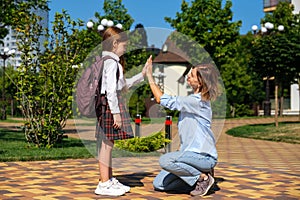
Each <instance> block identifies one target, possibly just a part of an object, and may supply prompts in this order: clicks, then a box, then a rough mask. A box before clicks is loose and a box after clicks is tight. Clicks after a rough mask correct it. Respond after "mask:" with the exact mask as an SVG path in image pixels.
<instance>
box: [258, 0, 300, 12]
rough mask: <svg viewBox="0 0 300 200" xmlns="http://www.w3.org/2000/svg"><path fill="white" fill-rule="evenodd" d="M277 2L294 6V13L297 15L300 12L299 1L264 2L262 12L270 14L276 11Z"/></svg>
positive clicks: (268, 0)
mask: <svg viewBox="0 0 300 200" xmlns="http://www.w3.org/2000/svg"><path fill="white" fill-rule="evenodd" d="M279 2H288V3H291V4H293V5H294V7H295V10H294V13H299V11H300V1H299V0H264V12H272V11H274V10H275V9H276V6H277V4H278V3H279Z"/></svg>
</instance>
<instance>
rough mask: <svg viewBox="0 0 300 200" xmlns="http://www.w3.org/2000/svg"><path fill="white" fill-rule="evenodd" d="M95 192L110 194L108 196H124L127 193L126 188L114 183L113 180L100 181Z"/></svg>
mask: <svg viewBox="0 0 300 200" xmlns="http://www.w3.org/2000/svg"><path fill="white" fill-rule="evenodd" d="M95 194H98V195H108V196H122V195H124V194H125V190H124V189H123V188H121V187H120V186H118V185H116V184H114V183H113V182H112V181H111V180H108V181H106V182H104V183H102V182H99V183H98V185H97V188H96V190H95Z"/></svg>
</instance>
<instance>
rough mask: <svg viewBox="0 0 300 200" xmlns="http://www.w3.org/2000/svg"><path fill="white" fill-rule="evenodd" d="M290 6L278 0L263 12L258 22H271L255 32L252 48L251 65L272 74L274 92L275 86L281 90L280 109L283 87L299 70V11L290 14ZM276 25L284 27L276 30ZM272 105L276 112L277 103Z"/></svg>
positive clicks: (288, 84)
mask: <svg viewBox="0 0 300 200" xmlns="http://www.w3.org/2000/svg"><path fill="white" fill-rule="evenodd" d="M293 9H294V8H293V6H290V4H289V3H286V2H281V3H279V4H278V5H277V8H276V10H275V11H274V12H273V13H271V14H267V15H266V16H265V18H263V19H262V20H261V22H262V24H265V23H266V22H269V23H271V26H270V25H269V26H268V32H267V33H262V34H258V35H257V37H256V38H255V40H254V42H253V48H252V62H251V66H252V67H253V69H254V70H255V71H256V72H257V74H259V75H261V77H264V76H266V77H275V89H276V91H275V93H276V94H277V88H278V87H280V88H279V89H280V90H281V92H280V93H281V94H280V95H281V98H280V99H281V106H280V107H281V109H283V106H282V105H283V95H284V92H283V91H284V88H285V87H287V86H290V84H291V83H295V82H296V81H297V79H299V71H300V69H299V60H300V59H299V58H300V57H299V56H300V53H299V52H300V22H299V14H293ZM273 26H275V27H273ZM280 26H283V27H284V30H281V31H278V30H276V29H277V27H280ZM275 101H277V96H276V97H275ZM275 106H276V108H275V115H276V116H277V111H278V109H277V103H275ZM281 114H282V110H281ZM276 122H277V121H276ZM276 125H277V123H276Z"/></svg>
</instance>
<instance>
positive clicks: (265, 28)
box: [251, 22, 284, 116]
mask: <svg viewBox="0 0 300 200" xmlns="http://www.w3.org/2000/svg"><path fill="white" fill-rule="evenodd" d="M251 28H252V31H253V33H254V35H257V34H259V33H261V35H262V36H265V35H269V34H270V33H271V31H272V29H274V24H273V23H270V22H266V23H265V24H263V25H262V27H261V30H260V31H258V26H257V25H253V26H252V27H251ZM277 29H278V31H280V32H281V31H283V30H284V26H283V25H279V26H278V27H277ZM263 80H266V99H265V101H264V102H263V105H264V115H265V116H270V115H271V101H270V82H269V81H270V76H269V74H267V76H266V77H265V78H264V79H263ZM275 100H277V97H275ZM275 104H276V106H277V102H275ZM275 109H277V108H275Z"/></svg>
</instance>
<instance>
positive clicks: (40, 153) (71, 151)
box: [0, 129, 159, 162]
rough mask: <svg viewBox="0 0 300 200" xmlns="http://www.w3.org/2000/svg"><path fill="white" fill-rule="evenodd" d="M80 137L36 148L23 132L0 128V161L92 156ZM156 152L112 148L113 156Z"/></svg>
mask: <svg viewBox="0 0 300 200" xmlns="http://www.w3.org/2000/svg"><path fill="white" fill-rule="evenodd" d="M87 142H88V141H85V142H82V141H81V140H80V139H74V138H70V137H69V138H64V139H63V141H62V142H61V143H59V144H57V145H56V146H55V147H54V148H51V149H47V148H36V147H33V146H30V145H29V144H28V143H27V142H26V140H25V136H24V133H23V132H22V131H21V130H20V131H12V130H7V129H0V162H3V161H4V162H5V161H34V160H59V159H68V158H70V159H76V158H92V157H94V156H95V155H92V153H90V152H89V151H88V149H87V148H86V147H85V146H84V144H83V143H85V144H87ZM93 148H94V149H95V148H96V145H95V144H93V143H90V144H89V149H93ZM158 155H159V153H158V152H151V153H132V152H128V151H124V150H119V149H116V148H115V149H114V150H113V157H130V156H135V157H136V156H158Z"/></svg>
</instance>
